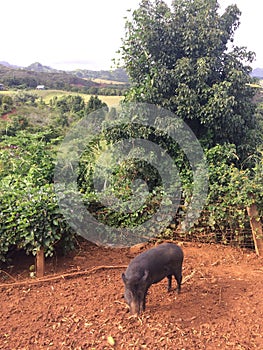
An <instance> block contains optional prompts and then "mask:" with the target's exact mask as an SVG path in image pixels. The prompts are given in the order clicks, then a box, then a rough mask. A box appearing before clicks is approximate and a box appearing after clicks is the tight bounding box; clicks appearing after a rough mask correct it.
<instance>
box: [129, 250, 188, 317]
mask: <svg viewBox="0 0 263 350" xmlns="http://www.w3.org/2000/svg"><path fill="white" fill-rule="evenodd" d="M183 259H184V254H183V251H182V249H181V248H180V247H179V246H178V245H176V244H174V243H163V244H160V245H159V246H157V247H155V248H152V249H149V250H147V251H145V252H143V253H141V254H139V255H138V256H136V257H135V258H134V259H133V260H132V261H131V262H130V264H129V266H128V267H127V269H126V271H125V273H123V274H122V279H123V282H124V284H125V293H124V298H125V300H126V302H127V303H128V305H129V308H130V312H131V314H140V312H141V311H144V310H145V303H146V295H147V291H148V289H149V288H150V286H151V285H152V284H153V283H158V282H160V281H161V280H162V279H164V278H165V277H167V278H168V288H167V289H168V291H170V290H171V287H172V276H174V277H175V279H176V281H177V291H178V293H179V292H180V290H181V282H182V263H183Z"/></svg>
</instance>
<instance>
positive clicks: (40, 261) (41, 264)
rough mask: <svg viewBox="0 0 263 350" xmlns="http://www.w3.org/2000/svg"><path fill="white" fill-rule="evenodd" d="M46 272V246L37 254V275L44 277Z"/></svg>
mask: <svg viewBox="0 0 263 350" xmlns="http://www.w3.org/2000/svg"><path fill="white" fill-rule="evenodd" d="M44 273H45V255H44V248H40V249H39V250H38V251H37V255H36V276H37V277H38V278H39V277H43V276H44Z"/></svg>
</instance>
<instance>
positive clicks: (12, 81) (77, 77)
mask: <svg viewBox="0 0 263 350" xmlns="http://www.w3.org/2000/svg"><path fill="white" fill-rule="evenodd" d="M1 63H2V64H1ZM117 82H118V83H117ZM120 82H122V84H120ZM0 84H2V85H3V86H4V87H5V88H11V89H13V88H18V89H26V88H29V89H35V88H36V87H37V86H38V85H44V87H45V88H46V89H59V90H69V91H82V92H86V93H91V94H96V93H98V92H100V93H101V94H115V95H121V94H122V93H123V91H125V89H126V88H127V85H129V80H128V76H127V74H126V72H125V70H124V69H121V68H119V69H115V70H112V71H106V70H101V71H92V70H81V69H78V70H74V71H63V70H57V69H54V68H51V67H49V66H44V65H42V64H41V63H39V62H35V63H32V64H31V65H29V66H28V67H14V66H12V65H11V64H9V63H8V62H0Z"/></svg>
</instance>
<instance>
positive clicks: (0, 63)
mask: <svg viewBox="0 0 263 350" xmlns="http://www.w3.org/2000/svg"><path fill="white" fill-rule="evenodd" d="M0 65H2V66H5V67H9V68H20V67H19V66H15V65H13V64H10V63H8V62H6V61H0Z"/></svg>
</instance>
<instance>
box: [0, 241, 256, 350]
mask: <svg viewBox="0 0 263 350" xmlns="http://www.w3.org/2000/svg"><path fill="white" fill-rule="evenodd" d="M181 245H182V248H183V250H184V253H185V261H184V269H183V273H184V278H185V281H184V283H183V285H182V293H181V294H179V295H177V293H176V292H175V291H172V292H170V293H167V292H166V280H163V281H162V282H160V283H159V284H156V285H154V286H152V287H151V288H150V290H149V294H148V299H147V304H146V311H145V312H144V313H143V314H142V315H141V316H140V317H139V318H138V317H130V315H129V313H127V312H126V310H127V307H126V304H125V303H124V299H123V297H122V296H123V289H124V288H123V283H122V280H121V273H122V272H123V271H124V270H125V268H124V266H125V265H127V264H128V263H129V261H130V259H131V258H132V257H134V256H135V255H134V254H131V253H130V251H129V249H112V248H104V247H97V246H95V245H93V244H91V243H89V242H82V243H81V245H80V247H79V250H78V251H77V252H75V253H74V254H71V255H70V256H67V257H56V258H53V259H50V260H48V261H47V266H46V276H45V278H46V279H47V280H46V281H43V280H42V281H39V280H32V279H30V278H29V266H30V265H31V264H32V263H34V260H33V259H32V258H31V257H21V256H20V257H19V258H17V259H18V260H17V261H14V266H15V267H13V268H12V267H9V268H6V269H5V270H1V272H0V283H1V286H0V293H1V305H0V349H4V350H11V349H16V350H18V349H19V350H22V349H25V350H31V349H37V350H39V349H61V350H62V349H63V350H66V349H67V350H68V349H75V350H81V349H96V350H100V349H138V350H139V349H150V350H153V349H156V350H157V349H158V350H159V349H175V350H179V349H180V350H183V349H184V350H193V349H206V350H210V349H211V350H214V349H235V350H238V349H240V350H241V349H243V350H245V349H246V350H251V349H263V323H262V315H263V303H262V290H263V259H262V258H260V257H257V256H256V255H255V253H254V252H253V251H249V250H241V249H236V248H231V247H226V246H219V245H209V244H198V243H188V242H185V243H181ZM94 267H98V268H95V269H94ZM105 267H106V268H105ZM92 269H93V270H92ZM66 274H69V276H68V275H66ZM70 274H71V275H70ZM63 275H64V276H65V277H64V278H63ZM54 276H57V277H58V276H60V277H58V278H57V279H49V278H50V277H54ZM48 279H49V280H48ZM17 282H19V283H20V284H18V283H17ZM32 282H33V283H32ZM13 283H16V284H13ZM173 283H174V281H173ZM173 286H174V287H175V283H174V284H173Z"/></svg>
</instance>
